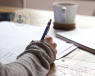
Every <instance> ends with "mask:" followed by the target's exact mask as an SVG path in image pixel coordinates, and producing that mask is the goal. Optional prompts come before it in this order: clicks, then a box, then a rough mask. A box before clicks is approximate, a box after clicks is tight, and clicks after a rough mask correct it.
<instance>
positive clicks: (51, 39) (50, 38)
mask: <svg viewBox="0 0 95 76" xmlns="http://www.w3.org/2000/svg"><path fill="white" fill-rule="evenodd" d="M45 40H47V41H48V42H50V43H52V42H53V38H52V37H46V38H45Z"/></svg>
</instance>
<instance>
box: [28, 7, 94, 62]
mask: <svg viewBox="0 0 95 76" xmlns="http://www.w3.org/2000/svg"><path fill="white" fill-rule="evenodd" d="M26 11H27V12H28V13H29V14H30V16H31V23H30V24H31V25H36V26H42V27H45V26H46V23H47V21H48V20H49V19H52V20H53V22H54V14H53V11H43V10H34V9H26ZM75 22H76V28H77V27H78V28H82V29H86V28H93V27H95V17H93V16H84V15H76V21H75ZM52 26H53V24H52ZM84 56H85V57H84ZM62 59H77V60H82V61H89V62H95V56H94V55H92V54H90V53H88V52H86V50H82V49H79V48H78V49H76V50H74V51H73V52H72V53H70V54H69V55H67V56H66V57H64V58H62Z"/></svg>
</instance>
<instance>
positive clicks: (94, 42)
mask: <svg viewBox="0 0 95 76" xmlns="http://www.w3.org/2000/svg"><path fill="white" fill-rule="evenodd" d="M56 37H58V38H60V39H63V40H65V41H67V42H70V43H73V44H74V45H76V46H78V47H80V48H82V49H84V50H87V51H89V52H91V53H94V54H95V28H88V29H75V30H72V31H63V32H58V33H56Z"/></svg>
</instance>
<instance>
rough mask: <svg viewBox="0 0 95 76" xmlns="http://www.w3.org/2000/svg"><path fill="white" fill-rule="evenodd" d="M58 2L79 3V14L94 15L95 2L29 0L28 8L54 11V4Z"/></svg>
mask: <svg viewBox="0 0 95 76" xmlns="http://www.w3.org/2000/svg"><path fill="white" fill-rule="evenodd" d="M56 1H63V2H69V1H70V2H75V3H78V11H77V14H81V15H92V14H93V12H94V9H95V1H91V0H87V1H82V0H80V1H79V0H27V1H26V7H27V8H33V9H42V10H53V7H52V3H53V2H56Z"/></svg>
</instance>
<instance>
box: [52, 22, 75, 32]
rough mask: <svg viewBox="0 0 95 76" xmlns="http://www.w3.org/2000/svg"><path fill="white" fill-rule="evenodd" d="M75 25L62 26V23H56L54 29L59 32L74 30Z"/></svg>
mask: <svg viewBox="0 0 95 76" xmlns="http://www.w3.org/2000/svg"><path fill="white" fill-rule="evenodd" d="M75 25H76V24H75V23H74V24H60V23H55V22H54V26H53V28H54V29H59V30H73V29H75Z"/></svg>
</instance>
